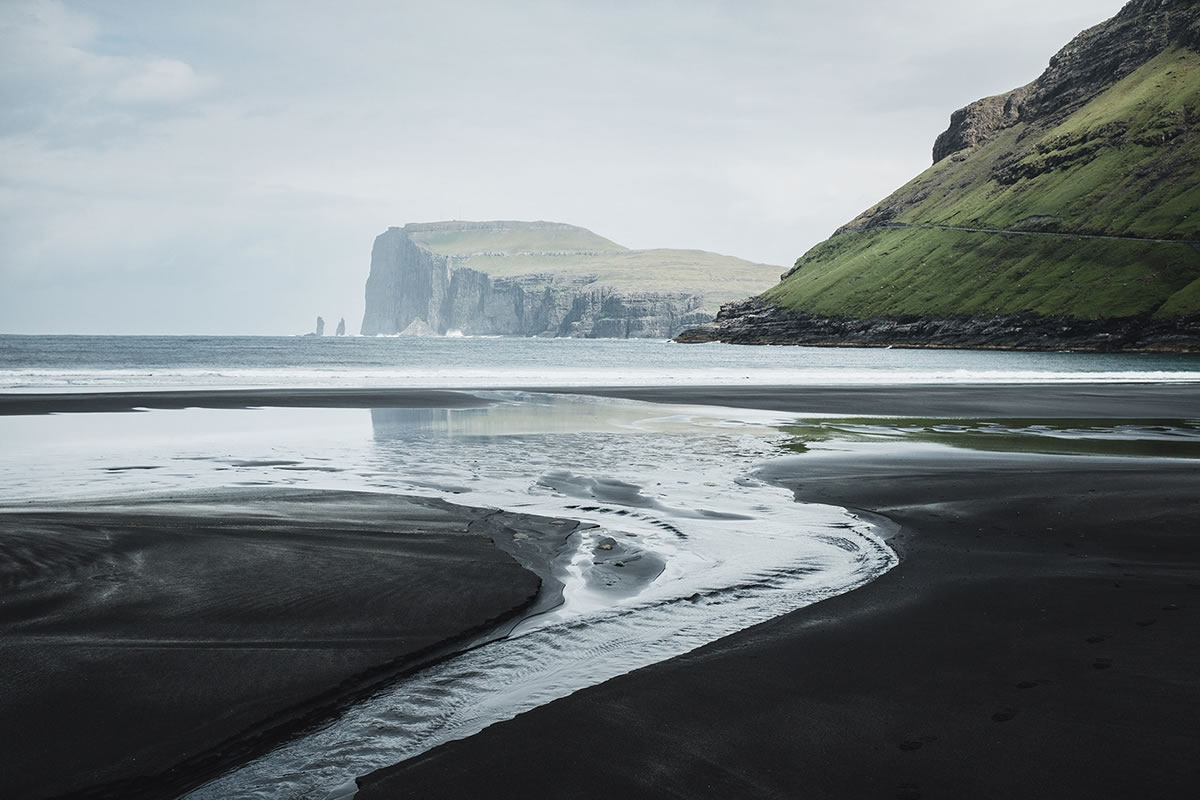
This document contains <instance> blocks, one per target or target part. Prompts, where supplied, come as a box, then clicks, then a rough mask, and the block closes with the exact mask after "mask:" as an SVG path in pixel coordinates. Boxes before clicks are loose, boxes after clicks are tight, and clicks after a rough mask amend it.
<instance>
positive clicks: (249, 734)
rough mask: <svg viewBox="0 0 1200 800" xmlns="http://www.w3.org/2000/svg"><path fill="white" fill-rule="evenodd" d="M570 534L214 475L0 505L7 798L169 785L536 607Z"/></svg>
mask: <svg viewBox="0 0 1200 800" xmlns="http://www.w3.org/2000/svg"><path fill="white" fill-rule="evenodd" d="M512 526H516V527H519V528H520V530H522V531H523V532H526V533H529V534H537V535H531V536H529V537H528V538H522V540H521V546H522V547H523V548H524V551H523V552H520V553H514V554H515V555H517V556H518V557H520V558H521V560H523V561H527V562H529V561H536V560H537V559H538V558H539V553H538V552H537V551H538V550H539V548H540V549H541V550H542V551H543V552H541V553H540V559H541V560H542V561H543V562H548V561H549V559H550V557H551V553H552V551H553V550H554V549H556V548H557V547H558V546H560V545H561V544H562V543H563V541H564V540H565V538H566V536H567V535H568V534H569V533H570V531H571V530H573V529H574V527H575V525H574V523H572V522H569V521H565V520H558V521H552V520H535V519H533V518H529V517H524V516H522V515H513V514H498V513H496V512H489V511H485V510H479V509H471V508H465V507H458V506H453V505H450V504H448V503H443V502H440V501H437V500H423V499H406V498H402V497H396V496H389V495H377V494H358V493H350V492H332V491H298V490H279V491H267V492H262V491H253V492H252V491H247V490H226V491H215V492H206V493H191V494H184V495H178V496H175V497H171V498H160V499H158V500H139V501H135V502H124V503H120V502H112V503H89V504H87V505H78V504H77V505H69V506H63V507H59V508H51V507H43V508H40V509H33V510H12V509H5V510H4V511H3V513H0V586H2V589H3V592H2V594H0V663H3V665H4V676H3V682H4V691H3V692H2V693H0V720H2V721H3V722H2V723H0V726H2V728H0V730H2V731H3V740H4V746H3V747H2V748H0V776H3V778H2V779H0V782H2V783H3V787H4V792H3V793H4V795H5V796H7V797H19V798H35V797H56V796H61V795H69V796H72V797H112V798H132V797H173V796H176V795H177V794H178V793H179V792H180V791H181V790H184V789H187V788H189V787H190V786H193V785H195V784H196V783H197V782H199V781H201V780H203V779H204V778H206V777H212V776H213V775H214V774H218V773H219V772H220V771H222V770H223V769H225V768H228V767H229V766H232V765H234V764H236V763H239V762H241V761H243V760H245V759H246V758H248V757H250V756H252V755H255V754H257V753H259V752H261V751H262V750H263V749H264V747H267V746H270V745H271V744H274V743H276V742H278V741H280V740H281V739H282V738H285V737H286V736H288V735H290V734H292V733H294V732H296V731H297V730H300V729H302V728H303V727H304V726H306V725H307V724H311V723H312V722H314V721H319V720H320V719H323V718H325V717H327V716H328V715H329V714H330V713H332V712H333V711H335V710H336V709H337V708H339V707H341V706H343V705H344V704H346V703H348V702H351V701H353V700H355V699H357V698H359V697H361V696H363V695H364V694H366V693H368V692H370V691H371V690H372V688H373V687H375V686H377V685H378V684H380V683H381V682H386V681H387V680H389V679H390V678H393V677H395V676H396V675H398V674H401V673H403V672H404V671H406V670H410V669H412V668H414V667H417V666H419V665H421V664H423V663H428V662H429V661H430V660H432V659H435V658H437V657H438V656H439V654H441V653H444V652H446V651H447V650H448V649H457V648H461V647H462V646H464V645H466V644H467V643H469V642H470V641H471V640H472V638H477V637H480V636H482V635H487V634H489V633H490V634H491V635H498V634H499V633H501V632H503V630H504V628H503V623H504V622H505V620H508V619H514V618H516V617H517V615H519V614H521V613H522V612H524V611H526V610H528V608H529V607H530V606H531V605H532V604H533V603H534V602H535V599H536V596H537V594H538V589H539V579H538V577H537V576H536V575H535V574H534V573H533V572H531V571H529V570H526V569H523V568H522V567H521V566H519V565H518V563H517V561H516V560H514V558H513V557H512V556H510V555H509V554H508V553H506V552H504V550H502V549H501V548H500V547H497V546H494V545H493V542H492V537H493V536H494V538H495V539H496V540H497V541H498V542H500V543H501V545H502V546H507V547H508V548H509V549H510V550H511V549H512V531H513V530H514V527H512Z"/></svg>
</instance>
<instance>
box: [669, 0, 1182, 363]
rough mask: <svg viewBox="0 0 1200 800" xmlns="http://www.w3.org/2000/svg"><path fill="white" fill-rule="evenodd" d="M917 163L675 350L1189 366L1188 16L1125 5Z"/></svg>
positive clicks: (1166, 6) (1170, 7)
mask: <svg viewBox="0 0 1200 800" xmlns="http://www.w3.org/2000/svg"><path fill="white" fill-rule="evenodd" d="M933 157H934V162H935V163H934V164H933V166H931V167H930V168H929V169H928V170H926V171H925V172H923V173H922V174H921V175H919V176H917V177H916V178H915V179H913V180H912V181H910V182H909V183H908V184H906V185H905V186H903V187H901V188H900V189H898V190H897V191H895V192H894V193H892V194H891V195H890V196H888V197H887V198H885V199H884V200H882V201H881V202H879V203H878V204H876V205H875V206H873V207H871V208H870V209H868V210H867V211H865V212H863V213H862V214H860V215H859V216H858V217H856V218H855V219H853V220H851V221H850V222H849V223H847V224H846V225H844V226H842V227H841V228H839V229H838V230H837V231H835V233H834V235H833V236H832V237H831V238H829V239H827V240H826V241H824V242H822V243H820V244H818V245H817V246H816V247H814V248H812V249H811V250H809V251H808V252H807V253H805V254H804V255H803V256H801V257H800V258H799V259H798V260H797V261H796V264H795V266H794V267H793V268H792V270H790V271H789V272H788V273H787V274H786V275H785V276H784V280H783V281H782V282H781V283H780V284H779V285H777V286H775V287H773V288H772V289H770V290H769V291H767V292H765V293H763V294H762V295H761V297H760V298H758V299H757V300H756V301H755V302H754V303H744V302H743V303H739V304H734V305H730V306H728V307H727V308H726V309H725V310H724V311H723V312H722V314H721V315H720V317H719V319H718V320H717V321H715V322H714V323H710V324H708V325H705V326H702V327H701V328H700V329H699V330H695V331H689V332H687V333H686V335H685V337H683V338H686V339H687V340H689V341H711V340H713V339H720V340H724V341H735V340H736V341H772V342H778V343H798V344H810V343H811V344H817V343H821V344H831V343H847V344H902V345H910V346H970V347H1022V348H1037V349H1059V348H1067V347H1070V348H1077V349H1100V350H1117V349H1133V350H1142V349H1149V350H1159V349H1165V350H1200V337H1197V331H1198V326H1200V3H1196V2H1194V0H1190V1H1188V2H1183V1H1181V0H1135V1H1134V2H1131V3H1129V4H1127V5H1126V6H1125V7H1124V8H1123V9H1122V10H1121V12H1120V13H1119V14H1117V15H1116V16H1115V17H1113V18H1112V19H1111V20H1108V21H1107V22H1104V23H1102V24H1100V25H1097V26H1095V27H1093V28H1090V29H1088V30H1086V31H1084V32H1083V33H1081V34H1079V35H1078V36H1077V37H1076V38H1075V39H1074V40H1072V41H1071V42H1070V43H1069V44H1068V45H1067V46H1066V47H1065V48H1063V49H1062V50H1061V51H1060V52H1059V53H1058V54H1056V55H1055V56H1054V57H1053V58H1052V59H1051V61H1050V64H1049V66H1048V68H1047V69H1046V71H1045V72H1044V73H1043V74H1042V75H1041V76H1040V77H1039V78H1038V79H1037V80H1035V81H1033V82H1032V83H1030V84H1028V85H1026V86H1023V87H1021V88H1019V89H1015V90H1013V91H1012V92H1009V93H1006V94H1003V95H999V96H997V97H991V98H985V99H983V100H980V101H978V102H976V103H972V104H971V105H969V106H967V107H966V108H963V109H960V110H959V111H956V112H955V113H954V114H953V115H952V116H951V118H950V125H949V127H948V129H947V130H946V131H945V132H944V133H942V134H941V135H940V136H939V137H937V141H936V142H935V143H934V147H933ZM1016 329H1020V330H1019V331H1017V330H1016ZM1084 330H1087V331H1091V333H1087V334H1079V335H1076V334H1078V332H1080V331H1084ZM768 331H769V332H770V333H768ZM1063 331H1074V332H1075V333H1070V334H1068V333H1064V332H1063ZM1093 334H1094V335H1093Z"/></svg>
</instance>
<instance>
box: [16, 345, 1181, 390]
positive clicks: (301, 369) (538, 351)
mask: <svg viewBox="0 0 1200 800" xmlns="http://www.w3.org/2000/svg"><path fill="white" fill-rule="evenodd" d="M1130 380H1138V381H1142V380H1149V381H1177V380H1189V381H1191V380H1200V357H1198V356H1178V355H1157V354H1154V355H1151V354H1138V355H1097V354H1078V353H1005V352H987V351H970V350H902V349H894V350H888V349H874V348H872V349H859V348H813V347H739V346H734V345H725V344H705V345H680V344H675V343H672V342H665V341H652V340H638V339H629V340H624V339H525V338H441V337H430V338H415V337H407V338H398V337H397V338H364V337H322V338H317V337H257V336H255V337H251V336H229V337H226V336H203V337H194V336H121V337H116V336H113V337H107V336H0V390H22V389H27V390H32V389H37V390H47V389H52V390H65V391H71V390H76V391H77V390H82V389H95V388H105V387H111V388H147V389H149V388H156V387H161V388H183V387H221V386H229V387H234V386H312V387H318V386H354V387H363V386H422V387H498V386H516V385H520V386H530V387H532V386H547V385H557V386H584V385H634V384H641V385H654V384H677V383H692V384H718V383H739V384H742V383H747V382H749V383H758V384H800V385H803V384H830V383H835V384H846V383H865V384H875V383H885V384H904V383H960V382H961V383H965V382H970V383H988V382H1001V383H1003V382H1046V381H1130Z"/></svg>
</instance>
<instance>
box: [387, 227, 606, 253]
mask: <svg viewBox="0 0 1200 800" xmlns="http://www.w3.org/2000/svg"><path fill="white" fill-rule="evenodd" d="M405 231H406V232H407V233H408V235H409V238H411V239H412V240H413V241H414V242H416V243H417V244H420V245H421V246H423V247H426V248H428V249H430V250H432V251H433V252H435V253H441V254H442V255H447V256H467V255H471V254H472V253H488V252H492V253H494V252H500V253H521V252H577V253H586V252H602V251H614V250H625V249H626V248H624V247H622V246H621V245H619V244H617V243H616V242H612V241H610V240H608V239H605V238H604V237H603V236H598V235H596V234H594V233H592V232H591V231H589V230H588V229H586V228H580V227H578V226H575V225H567V224H564V223H561V222H519V221H498V222H433V223H424V224H422V223H416V224H412V225H407V226H405Z"/></svg>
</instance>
